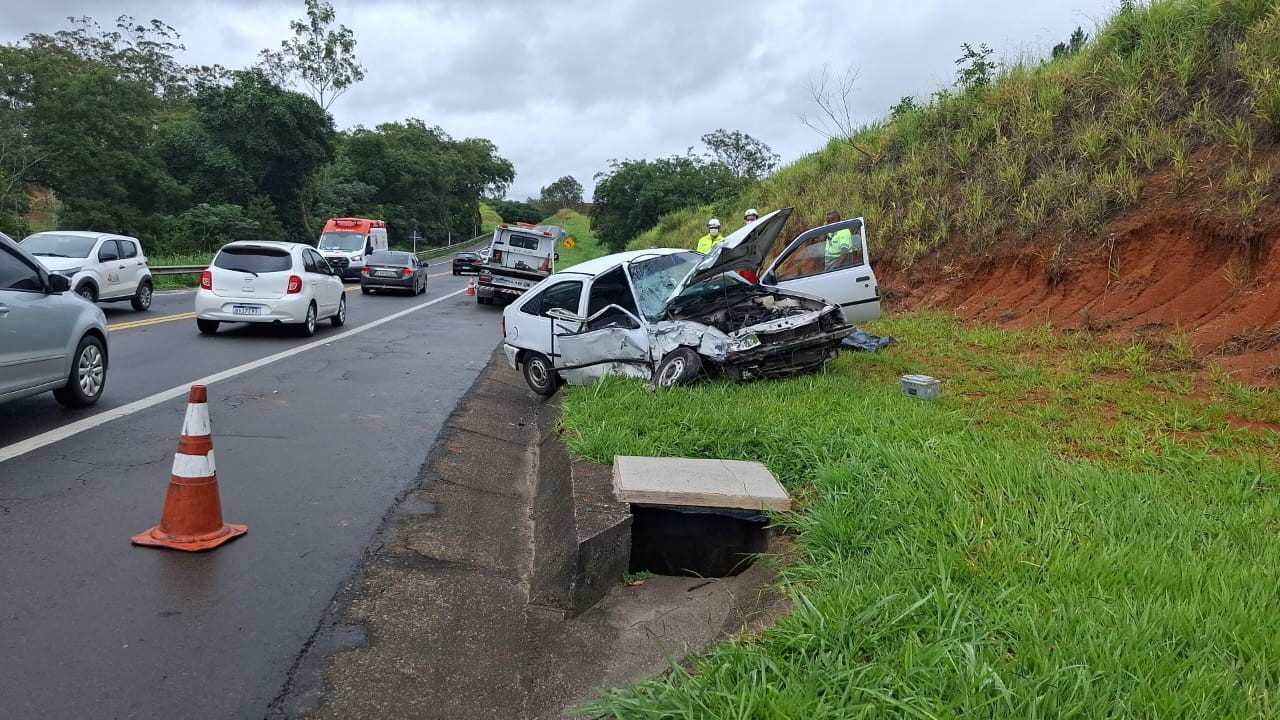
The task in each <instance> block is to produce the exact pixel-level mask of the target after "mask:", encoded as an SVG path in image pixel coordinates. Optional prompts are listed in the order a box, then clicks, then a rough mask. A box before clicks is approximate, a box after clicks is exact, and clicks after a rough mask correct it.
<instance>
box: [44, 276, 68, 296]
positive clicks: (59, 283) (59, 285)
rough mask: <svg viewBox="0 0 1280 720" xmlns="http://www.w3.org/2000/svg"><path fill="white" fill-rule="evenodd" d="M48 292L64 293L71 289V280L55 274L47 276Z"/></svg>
mask: <svg viewBox="0 0 1280 720" xmlns="http://www.w3.org/2000/svg"><path fill="white" fill-rule="evenodd" d="M48 287H49V292H50V293H64V292H66V291H68V290H70V289H71V278H69V277H67V276H66V275H58V274H56V273H54V274H51V275H49V286H48Z"/></svg>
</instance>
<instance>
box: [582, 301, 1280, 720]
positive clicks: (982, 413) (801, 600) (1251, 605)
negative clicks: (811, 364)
mask: <svg viewBox="0 0 1280 720" xmlns="http://www.w3.org/2000/svg"><path fill="white" fill-rule="evenodd" d="M877 330H878V331H879V332H881V333H884V334H889V335H893V336H895V337H897V338H898V339H899V342H898V343H897V344H896V345H893V346H891V347H890V348H888V349H887V350H884V351H881V352H879V353H875V354H862V353H851V354H845V355H843V356H842V357H841V358H840V359H839V360H837V361H835V362H833V363H829V364H828V366H827V368H826V369H825V371H824V372H821V373H819V374H816V375H813V376H807V377H799V378H794V379H790V380H785V381H774V382H759V383H754V384H746V385H734V384H729V383H723V382H712V383H707V384H703V385H700V386H696V387H693V388H688V389H676V390H674V391H670V392H648V391H645V390H643V389H642V388H641V385H640V383H639V382H636V381H628V380H623V379H611V380H609V381H606V382H602V383H599V384H597V385H594V386H588V387H582V388H569V389H568V390H567V391H566V395H565V401H564V417H563V426H564V428H565V430H566V437H567V439H568V442H569V445H570V447H571V448H572V450H573V451H574V452H575V453H577V454H579V455H582V456H585V457H588V458H591V459H593V460H596V461H598V462H603V463H608V462H610V461H611V459H612V457H613V456H614V455H615V454H628V455H661V456H683V457H712V458H734V459H745V460H759V461H763V462H764V463H766V464H767V465H768V466H769V467H770V469H772V470H773V471H774V472H775V473H776V474H777V475H778V476H779V477H780V479H781V480H782V481H783V482H784V483H785V484H786V486H787V487H788V488H789V490H790V492H791V493H792V494H793V496H794V497H795V499H796V501H797V503H796V507H795V510H794V511H793V513H791V514H788V515H785V516H781V517H778V518H777V522H778V524H780V525H781V526H783V527H785V528H787V529H789V530H790V531H792V532H793V533H794V538H795V542H796V545H797V552H796V554H795V557H792V558H789V559H788V561H787V562H786V563H785V564H783V565H782V574H783V577H784V578H785V580H784V585H785V588H786V590H787V591H788V592H789V593H790V595H791V596H792V598H793V599H794V601H795V611H794V613H793V614H792V615H790V616H787V617H783V618H781V619H780V620H779V622H778V624H777V625H776V627H774V628H771V629H769V630H767V631H765V632H763V633H762V634H760V635H759V636H755V637H744V638H741V639H740V640H739V641H737V642H734V643H731V644H728V645H726V646H723V647H721V648H719V649H717V650H715V651H713V652H711V653H710V654H709V655H707V656H705V657H704V658H701V659H698V660H696V661H695V662H693V664H692V669H691V671H689V670H685V669H683V668H675V669H673V670H672V671H671V672H670V673H669V674H668V675H667V676H665V677H662V678H659V679H656V680H653V681H650V682H648V683H645V684H642V685H639V686H636V687H633V688H629V689H625V690H619V691H612V692H610V693H609V694H608V696H607V697H606V699H605V700H603V701H602V702H599V703H598V704H596V705H595V706H594V707H593V708H591V710H592V711H593V712H594V713H599V714H600V715H603V716H607V717H617V718H655V719H656V718H759V719H764V718H779V719H781V718H806V719H808V718H861V717H910V718H946V717H984V718H1010V717H1045V718H1067V717H1079V718H1099V717H1148V718H1172V717H1201V718H1225V717H1232V718H1244V717H1249V718H1274V717H1280V662H1277V658H1280V596H1278V595H1277V592H1278V589H1280V495H1278V494H1277V490H1280V473H1278V468H1280V433H1278V432H1277V431H1276V427H1277V425H1278V424H1280V392H1276V391H1259V390H1253V389H1249V388H1246V387H1241V386H1236V385H1233V384H1231V383H1230V382H1228V381H1227V380H1226V378H1225V376H1224V375H1222V374H1218V373H1212V372H1211V373H1210V377H1209V380H1208V381H1201V382H1200V383H1197V381H1196V380H1195V379H1194V378H1193V376H1192V375H1191V374H1190V373H1189V372H1186V371H1181V370H1179V369H1178V368H1179V367H1183V366H1184V364H1185V362H1186V360H1187V358H1186V352H1187V351H1186V348H1185V346H1183V345H1181V344H1179V343H1176V342H1175V343H1172V344H1169V345H1166V346H1161V347H1153V346H1146V345H1143V344H1133V345H1112V344H1109V342H1108V341H1106V340H1103V339H1100V338H1095V337H1093V336H1090V335H1087V334H1082V335H1063V334H1058V333H1054V332H1052V331H1050V330H1048V329H1042V330H1035V331H1026V332H1007V331H999V330H991V329H986V328H976V329H968V328H965V327H963V326H961V324H960V323H958V322H957V321H955V320H954V319H952V318H950V317H949V316H946V315H942V314H936V315H926V316H921V317H916V318H911V319H898V320H886V321H882V322H881V323H879V324H878V327H877ZM919 372H924V373H927V374H931V375H934V376H935V377H938V378H940V379H941V380H942V382H943V393H942V396H941V397H940V398H938V399H936V400H932V401H921V400H917V399H913V398H906V397H904V396H902V394H901V392H900V389H899V378H900V376H901V375H903V374H906V373H919ZM1263 423H1267V424H1270V430H1267V429H1261V430H1259V424H1263ZM1250 427H1252V428H1253V430H1252V431H1251V430H1250V429H1249V428H1250Z"/></svg>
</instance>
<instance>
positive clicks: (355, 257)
mask: <svg viewBox="0 0 1280 720" xmlns="http://www.w3.org/2000/svg"><path fill="white" fill-rule="evenodd" d="M363 259H364V256H363V255H352V256H351V262H360V261H361V260H363Z"/></svg>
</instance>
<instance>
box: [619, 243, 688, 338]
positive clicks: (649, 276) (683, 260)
mask: <svg viewBox="0 0 1280 720" xmlns="http://www.w3.org/2000/svg"><path fill="white" fill-rule="evenodd" d="M701 259H702V255H701V254H699V253H695V252H682V253H672V254H670V255H654V256H653V257H647V258H641V259H639V260H635V261H632V263H631V267H630V268H629V269H628V271H629V272H630V274H631V285H632V287H634V288H635V291H636V304H637V305H638V306H639V308H640V314H641V315H644V317H645V319H646V320H649V321H654V320H657V319H658V316H659V315H661V314H662V308H663V306H665V305H666V304H667V299H668V298H670V297H671V292H672V291H673V290H675V289H676V286H677V285H679V284H680V281H681V280H684V277H685V276H686V275H688V274H689V271H690V270H692V269H693V266H694V265H697V264H698V261H699V260H701Z"/></svg>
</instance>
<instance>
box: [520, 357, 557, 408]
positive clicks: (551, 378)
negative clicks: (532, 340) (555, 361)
mask: <svg viewBox="0 0 1280 720" xmlns="http://www.w3.org/2000/svg"><path fill="white" fill-rule="evenodd" d="M524 381H525V382H526V383H528V384H529V389H530V390H532V391H534V392H536V393H538V394H539V395H541V396H543V397H551V396H552V395H555V394H556V390H557V389H558V388H559V387H560V373H558V372H556V369H555V367H554V366H552V364H551V361H550V360H548V359H547V356H546V355H543V354H542V353H540V352H531V353H529V354H527V355H525V356H524Z"/></svg>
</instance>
